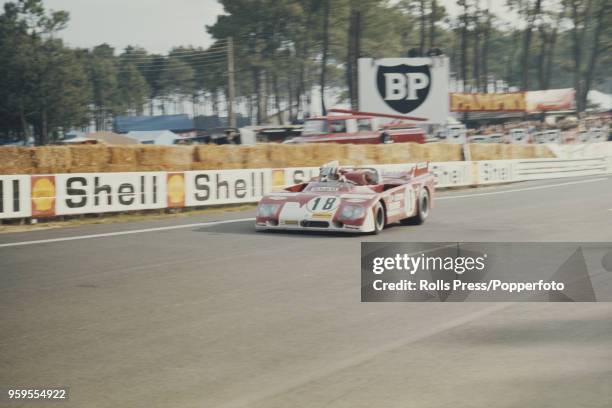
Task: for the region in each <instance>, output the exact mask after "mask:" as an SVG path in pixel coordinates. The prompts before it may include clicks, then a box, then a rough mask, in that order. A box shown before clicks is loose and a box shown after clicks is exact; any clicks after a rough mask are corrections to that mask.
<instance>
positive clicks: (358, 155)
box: [341, 144, 370, 166]
mask: <svg viewBox="0 0 612 408" xmlns="http://www.w3.org/2000/svg"><path fill="white" fill-rule="evenodd" d="M341 164H343V165H349V166H361V165H364V164H370V163H368V156H367V152H366V150H365V149H364V148H363V145H355V144H349V145H347V146H346V162H344V163H341Z"/></svg>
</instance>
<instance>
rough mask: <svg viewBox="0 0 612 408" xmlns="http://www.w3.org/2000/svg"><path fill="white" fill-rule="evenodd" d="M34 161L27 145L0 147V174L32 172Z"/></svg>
mask: <svg viewBox="0 0 612 408" xmlns="http://www.w3.org/2000/svg"><path fill="white" fill-rule="evenodd" d="M32 173H34V161H33V160H32V149H30V148H28V147H18V146H6V147H0V174H32Z"/></svg>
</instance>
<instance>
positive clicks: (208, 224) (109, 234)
mask: <svg viewBox="0 0 612 408" xmlns="http://www.w3.org/2000/svg"><path fill="white" fill-rule="evenodd" d="M607 179H608V178H607V177H601V178H596V179H589V180H580V181H570V182H567V183H558V184H547V185H543V186H534V187H525V188H518V189H514V190H502V191H491V192H488V193H475V194H466V195H455V196H446V197H437V198H436V201H437V200H451V199H454V198H470V197H482V196H488V195H497V194H508V193H518V192H521V191H531V190H543V189H547V188H554V187H561V186H569V185H573V184H584V183H594V182H597V181H603V180H607ZM610 210H611V211H612V209H610ZM245 221H255V218H239V219H236V220H225V221H211V222H199V223H195V224H181V225H171V226H168V227H155V228H143V229H137V230H128V231H118V232H107V233H104V234H91V235H77V236H73V237H63V238H50V239H38V240H35V241H22V242H9V243H6V244H0V248H8V247H16V246H24V245H35V244H47V243H52V242H64V241H76V240H80V239H92V238H104V237H115V236H120V235H132V234H143V233H146V232H156V231H168V230H175V229H185V228H196V227H212V226H215V225H223V224H233V223H237V222H245Z"/></svg>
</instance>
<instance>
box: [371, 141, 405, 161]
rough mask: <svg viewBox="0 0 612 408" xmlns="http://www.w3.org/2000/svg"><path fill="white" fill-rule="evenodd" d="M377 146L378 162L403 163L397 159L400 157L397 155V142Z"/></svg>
mask: <svg viewBox="0 0 612 408" xmlns="http://www.w3.org/2000/svg"><path fill="white" fill-rule="evenodd" d="M376 146H377V150H378V152H377V154H376V164H396V163H402V161H401V160H400V161H397V160H398V158H396V156H395V151H396V150H397V149H396V145H395V144H381V145H376Z"/></svg>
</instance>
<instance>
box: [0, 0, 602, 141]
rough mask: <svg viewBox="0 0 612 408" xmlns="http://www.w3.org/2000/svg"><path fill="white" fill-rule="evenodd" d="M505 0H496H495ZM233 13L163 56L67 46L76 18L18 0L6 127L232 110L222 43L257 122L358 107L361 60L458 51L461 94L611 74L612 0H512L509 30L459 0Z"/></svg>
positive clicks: (1, 116) (36, 1) (46, 136)
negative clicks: (451, 8) (316, 108)
mask: <svg viewBox="0 0 612 408" xmlns="http://www.w3.org/2000/svg"><path fill="white" fill-rule="evenodd" d="M496 1H497V0H496ZM220 2H221V4H222V5H223V7H224V9H225V14H223V15H221V16H219V17H218V19H217V22H216V23H215V24H214V25H212V26H209V27H207V30H208V32H209V33H210V34H211V36H212V37H213V40H214V44H213V45H212V46H211V47H210V48H208V49H206V50H205V49H201V48H194V47H184V46H182V47H176V48H174V49H172V50H171V51H170V52H169V53H168V54H167V55H157V54H151V53H149V52H147V50H145V49H142V48H138V47H128V48H126V49H125V50H121V51H118V50H115V49H113V48H112V47H110V46H108V45H106V44H101V45H99V46H96V47H93V48H92V49H73V48H69V47H67V46H65V45H64V44H63V43H62V41H61V40H60V39H58V37H57V33H58V32H59V31H60V30H61V29H62V28H64V27H65V26H66V25H67V24H68V21H69V18H68V17H69V16H68V13H66V12H63V11H59V12H52V13H50V12H47V11H46V10H45V8H44V6H43V2H42V0H13V1H12V2H8V3H5V5H4V12H3V14H1V15H0V61H2V64H0V135H1V136H4V137H5V138H6V137H28V136H34V137H35V138H36V141H37V143H39V144H45V143H48V142H49V141H51V140H53V138H55V137H56V136H57V134H58V133H59V132H61V131H65V130H67V129H71V128H78V127H82V126H86V125H89V124H92V123H93V124H94V125H95V128H96V129H108V128H109V127H110V123H111V120H112V118H113V117H114V116H115V115H119V114H141V113H149V114H151V113H153V112H162V113H174V112H176V111H177V106H182V104H183V102H185V101H189V102H191V103H190V104H188V106H191V109H192V111H191V112H189V113H192V114H193V115H198V114H200V113H202V112H200V111H199V109H200V107H201V106H202V104H205V105H207V106H211V107H212V111H213V113H214V114H219V113H220V114H221V115H224V114H225V109H226V108H225V99H226V98H225V95H226V94H227V61H226V57H227V49H228V46H229V42H228V38H229V37H232V38H233V44H234V50H235V59H236V91H237V97H238V101H239V103H240V106H242V107H243V109H246V110H247V113H248V114H250V115H251V117H253V118H255V120H256V121H257V122H258V123H261V122H265V121H266V120H267V118H268V116H269V115H270V114H272V113H275V112H278V111H281V110H285V111H287V113H288V115H289V117H290V118H296V117H299V116H303V115H307V114H308V112H309V111H310V105H311V103H312V102H313V101H311V100H310V98H311V95H312V92H310V90H311V89H313V87H316V88H318V89H319V90H321V91H322V92H320V94H322V95H325V96H326V98H323V97H322V98H321V99H322V100H321V101H317V102H318V103H319V104H322V105H323V110H324V109H325V101H329V100H333V99H335V101H336V102H350V103H352V104H353V105H355V104H356V98H357V95H356V93H357V89H356V88H357V87H356V82H357V79H356V78H357V69H356V64H357V59H358V58H359V57H374V58H376V57H391V56H404V55H426V54H427V53H428V52H429V51H430V50H435V49H440V50H441V51H442V52H444V53H446V54H447V55H448V56H450V57H451V63H452V71H453V74H452V75H453V79H454V80H455V81H454V83H455V84H456V86H457V87H458V89H459V90H465V91H467V92H495V91H503V90H505V89H507V87H514V88H516V89H522V90H531V89H549V88H558V87H574V88H575V89H577V95H578V98H577V99H578V108H579V109H580V110H584V109H585V108H586V94H587V92H588V90H589V89H592V88H594V87H595V86H597V85H598V84H602V83H604V82H605V81H609V80H610V68H609V67H610V66H611V64H612V56H611V54H612V53H610V49H611V48H612V6H611V5H610V1H608V0H506V1H505V5H506V8H507V10H508V11H509V12H512V13H515V14H516V15H518V16H520V20H521V23H520V24H510V23H508V19H507V18H502V17H504V16H498V15H495V14H493V13H492V12H491V2H492V0H456V1H455V2H456V4H457V6H458V8H459V10H460V13H459V14H458V15H457V16H454V17H451V16H450V15H449V14H448V12H447V10H446V9H445V7H444V6H443V3H444V2H442V1H440V0H400V1H393V2H390V1H384V0H360V1H358V0H220Z"/></svg>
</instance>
